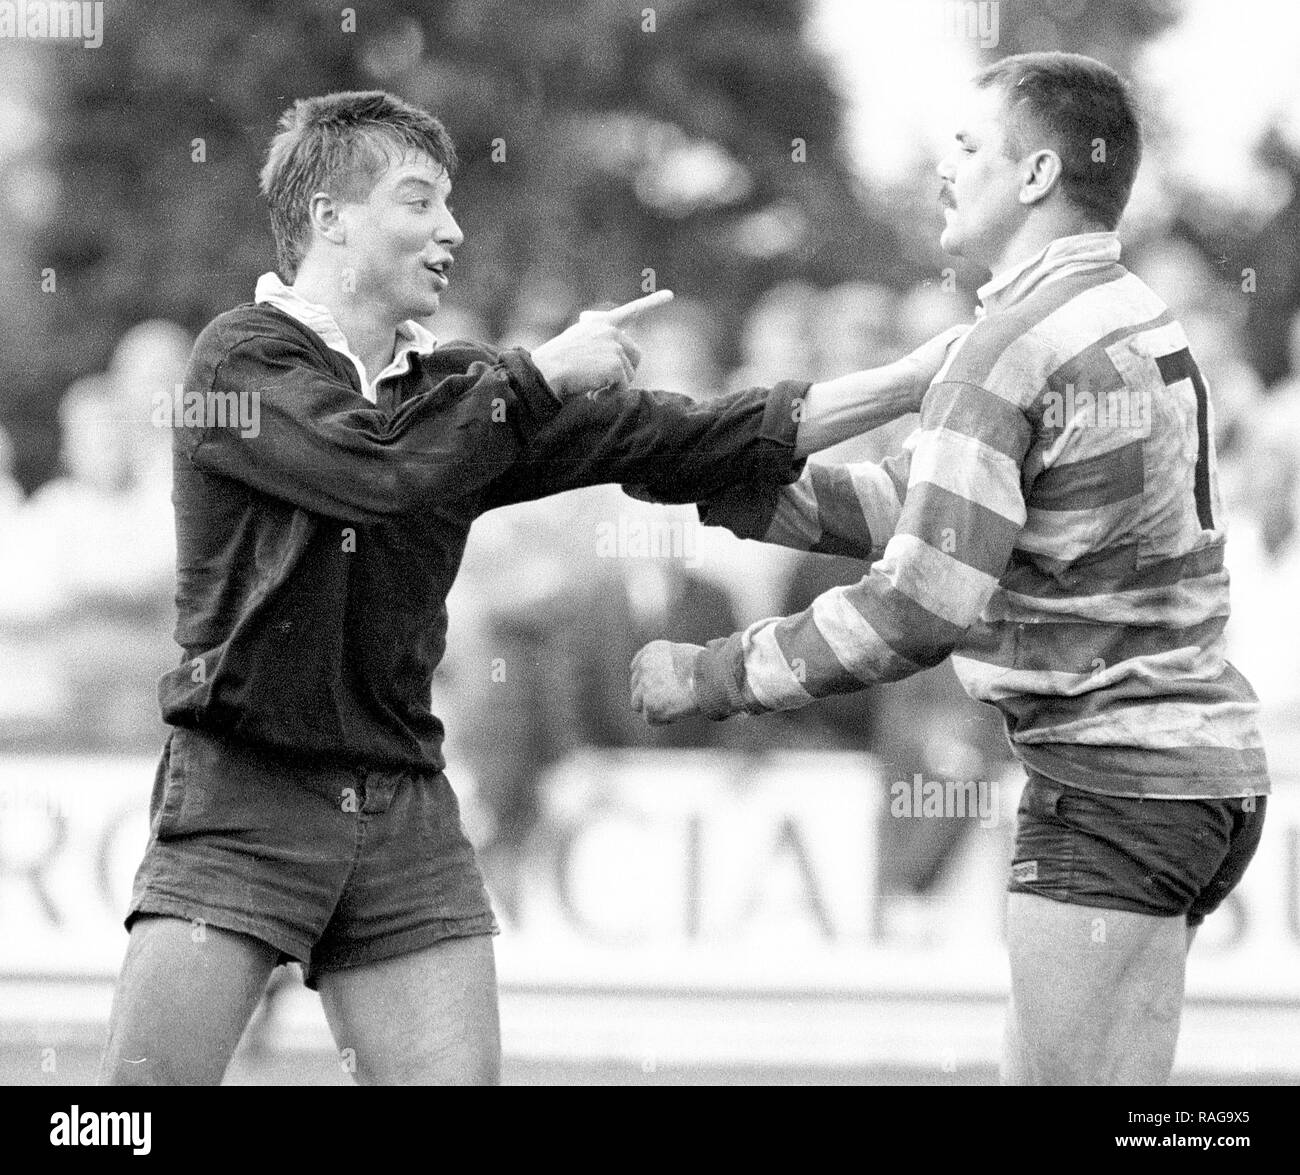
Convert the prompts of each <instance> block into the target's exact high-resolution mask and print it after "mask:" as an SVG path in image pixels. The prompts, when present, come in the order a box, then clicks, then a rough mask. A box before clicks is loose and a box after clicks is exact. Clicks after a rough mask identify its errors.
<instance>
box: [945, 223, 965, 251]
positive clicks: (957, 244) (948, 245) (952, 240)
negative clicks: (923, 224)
mask: <svg viewBox="0 0 1300 1175" xmlns="http://www.w3.org/2000/svg"><path fill="white" fill-rule="evenodd" d="M939 248H940V249H942V250H943V251H944V252H945V253H947V254H948V255H949V256H951V257H962V256H964V255H965V254H964V253H963V252H962V245H961V237H960V236H959V235H958V234H957V231H956V230H955V229H954V228H952V226H951V225H950V226H948V227H946V228H944V229H943V230H942V231H941V232H940V233H939Z"/></svg>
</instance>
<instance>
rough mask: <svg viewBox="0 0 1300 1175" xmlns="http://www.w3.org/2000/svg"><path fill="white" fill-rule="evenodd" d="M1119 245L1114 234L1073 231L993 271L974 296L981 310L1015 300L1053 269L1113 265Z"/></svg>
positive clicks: (992, 308)
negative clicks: (1025, 258)
mask: <svg viewBox="0 0 1300 1175" xmlns="http://www.w3.org/2000/svg"><path fill="white" fill-rule="evenodd" d="M1119 254H1120V244H1119V236H1118V234H1116V233H1076V234H1075V235H1074V236H1072V237H1057V238H1056V240H1054V241H1052V242H1051V243H1050V244H1048V245H1047V247H1046V248H1044V249H1041V250H1040V251H1039V252H1037V253H1035V254H1034V255H1033V256H1032V257H1030V258H1029V259H1028V260H1027V261H1022V262H1020V263H1019V264H1018V265H1012V266H1009V267H1008V268H1006V269H1004V270H1002V271H1001V272H1000V273H995V274H994V275H993V276H992V277H991V278H990V279H989V280H988V281H987V282H985V283H984V284H983V285H982V286H980V288H979V289H978V290H976V292H975V293H976V297H978V298H979V300H980V308H981V310H983V311H984V312H986V313H987V312H988V311H989V310H994V309H999V308H1001V307H1003V306H1009V305H1010V304H1011V303H1012V302H1018V301H1019V300H1020V299H1021V298H1022V297H1024V295H1025V294H1027V293H1028V292H1029V291H1030V290H1031V289H1033V288H1034V287H1035V286H1036V285H1038V283H1039V282H1041V281H1042V280H1043V278H1045V277H1047V276H1048V275H1049V274H1052V275H1053V276H1058V275H1057V274H1055V273H1054V272H1053V271H1055V270H1061V269H1065V268H1067V267H1071V266H1090V265H1102V264H1113V263H1114V262H1116V261H1118V260H1119Z"/></svg>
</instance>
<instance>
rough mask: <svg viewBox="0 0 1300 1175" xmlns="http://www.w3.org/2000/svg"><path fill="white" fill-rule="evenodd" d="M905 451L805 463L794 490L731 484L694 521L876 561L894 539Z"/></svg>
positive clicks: (902, 494)
mask: <svg viewBox="0 0 1300 1175" xmlns="http://www.w3.org/2000/svg"><path fill="white" fill-rule="evenodd" d="M915 439H916V434H913V436H912V437H909V438H908V441H907V444H906V445H905V447H904V451H903V452H902V453H900V454H898V455H897V456H894V457H889V458H886V459H885V460H884V461H882V462H880V463H879V464H876V463H875V462H870V461H863V462H858V463H855V464H852V465H816V464H809V465H808V466H806V467H805V469H804V471H803V476H802V477H800V478H799V480H798V481H797V482H795V483H794V484H793V485H786V486H779V485H758V484H745V485H740V486H734V487H731V488H729V489H727V490H725V491H724V492H723V493H721V494H719V495H718V496H717V497H715V498H711V499H710V500H708V501H707V502H701V503H700V504H699V511H700V521H701V522H703V523H704V524H705V525H706V526H722V527H726V529H728V530H729V531H731V533H732V534H734V535H736V536H737V537H738V538H742V539H757V540H759V541H760V542H764V543H773V544H775V545H776V546H781V547H791V548H793V549H794V550H796V551H808V552H810V553H812V554H814V555H849V556H852V557H853V558H855V559H868V560H875V559H879V558H880V556H881V555H882V554H883V553H884V550H885V544H886V543H887V542H888V541H889V540H890V538H891V537H893V534H894V528H895V527H896V526H897V525H898V519H899V515H900V514H901V513H902V509H903V502H904V501H905V500H906V497H907V475H908V469H909V467H910V465H911V458H912V451H911V445H912V444H913V442H914V441H915Z"/></svg>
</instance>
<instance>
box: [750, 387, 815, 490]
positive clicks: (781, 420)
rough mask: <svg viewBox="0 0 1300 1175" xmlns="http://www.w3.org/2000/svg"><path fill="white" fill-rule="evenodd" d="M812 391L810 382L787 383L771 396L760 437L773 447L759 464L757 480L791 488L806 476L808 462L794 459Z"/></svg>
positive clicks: (755, 474)
mask: <svg viewBox="0 0 1300 1175" xmlns="http://www.w3.org/2000/svg"><path fill="white" fill-rule="evenodd" d="M811 387H812V384H811V383H810V382H808V381H807V380H783V381H782V382H781V383H778V384H776V385H775V386H774V387H773V388H772V390H771V391H770V392H768V394H767V407H766V408H765V409H764V412H763V424H762V427H761V428H760V430H759V436H761V437H762V438H763V439H764V440H767V441H771V442H772V443H771V445H769V446H768V447H767V451H766V452H765V453H764V454H763V455H762V457H761V459H760V460H759V461H758V462H756V463H755V468H754V470H753V472H752V474H751V477H753V478H754V480H756V481H764V482H771V483H772V484H773V485H790V484H791V483H792V482H796V481H798V480H799V478H800V477H801V476H802V475H803V467H804V465H805V464H806V463H807V458H805V457H796V456H795V455H794V454H795V442H796V439H797V438H798V435H799V421H800V419H801V417H802V413H801V412H800V410H799V409H800V406H801V405H802V404H803V402H804V401H805V400H806V399H807V398H808V389H809V388H811Z"/></svg>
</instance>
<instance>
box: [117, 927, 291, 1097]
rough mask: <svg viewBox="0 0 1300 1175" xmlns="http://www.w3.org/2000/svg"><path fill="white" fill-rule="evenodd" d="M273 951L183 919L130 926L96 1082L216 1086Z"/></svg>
mask: <svg viewBox="0 0 1300 1175" xmlns="http://www.w3.org/2000/svg"><path fill="white" fill-rule="evenodd" d="M277 957H278V952H277V951H276V949H275V948H274V947H272V946H269V945H268V944H267V943H264V942H261V941H260V940H258V939H256V938H251V937H250V936H248V935H246V934H237V933H235V932H234V931H231V930H220V929H218V928H217V927H214V926H207V925H200V924H194V923H191V922H189V921H187V920H186V919H184V918H173V917H165V916H158V915H141V916H140V917H139V918H137V919H136V921H135V922H133V923H132V925H131V937H130V942H129V943H128V945H127V949H126V960H125V961H124V962H123V964H122V974H121V976H120V977H119V979H118V983H117V991H116V992H115V993H114V996H113V1012H112V1016H111V1018H110V1021H109V1029H108V1044H107V1045H106V1047H105V1050H104V1057H103V1060H102V1062H101V1064H100V1071H99V1082H100V1084H101V1085H219V1084H220V1083H221V1078H222V1076H223V1075H224V1074H225V1071H226V1066H227V1065H229V1064H230V1058H231V1056H232V1055H233V1054H234V1051H235V1046H236V1045H238V1044H239V1038H240V1037H241V1036H242V1035H243V1032H244V1029H245V1027H246V1026H247V1025H248V1021H249V1018H250V1017H251V1016H252V1014H253V1011H254V1009H255V1008H256V1007H257V1001H258V1000H259V999H260V998H261V995H262V992H263V991H264V990H265V988H266V981H267V979H268V978H269V977H270V974H271V971H272V969H273V968H274V966H275V961H276V958H277Z"/></svg>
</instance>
